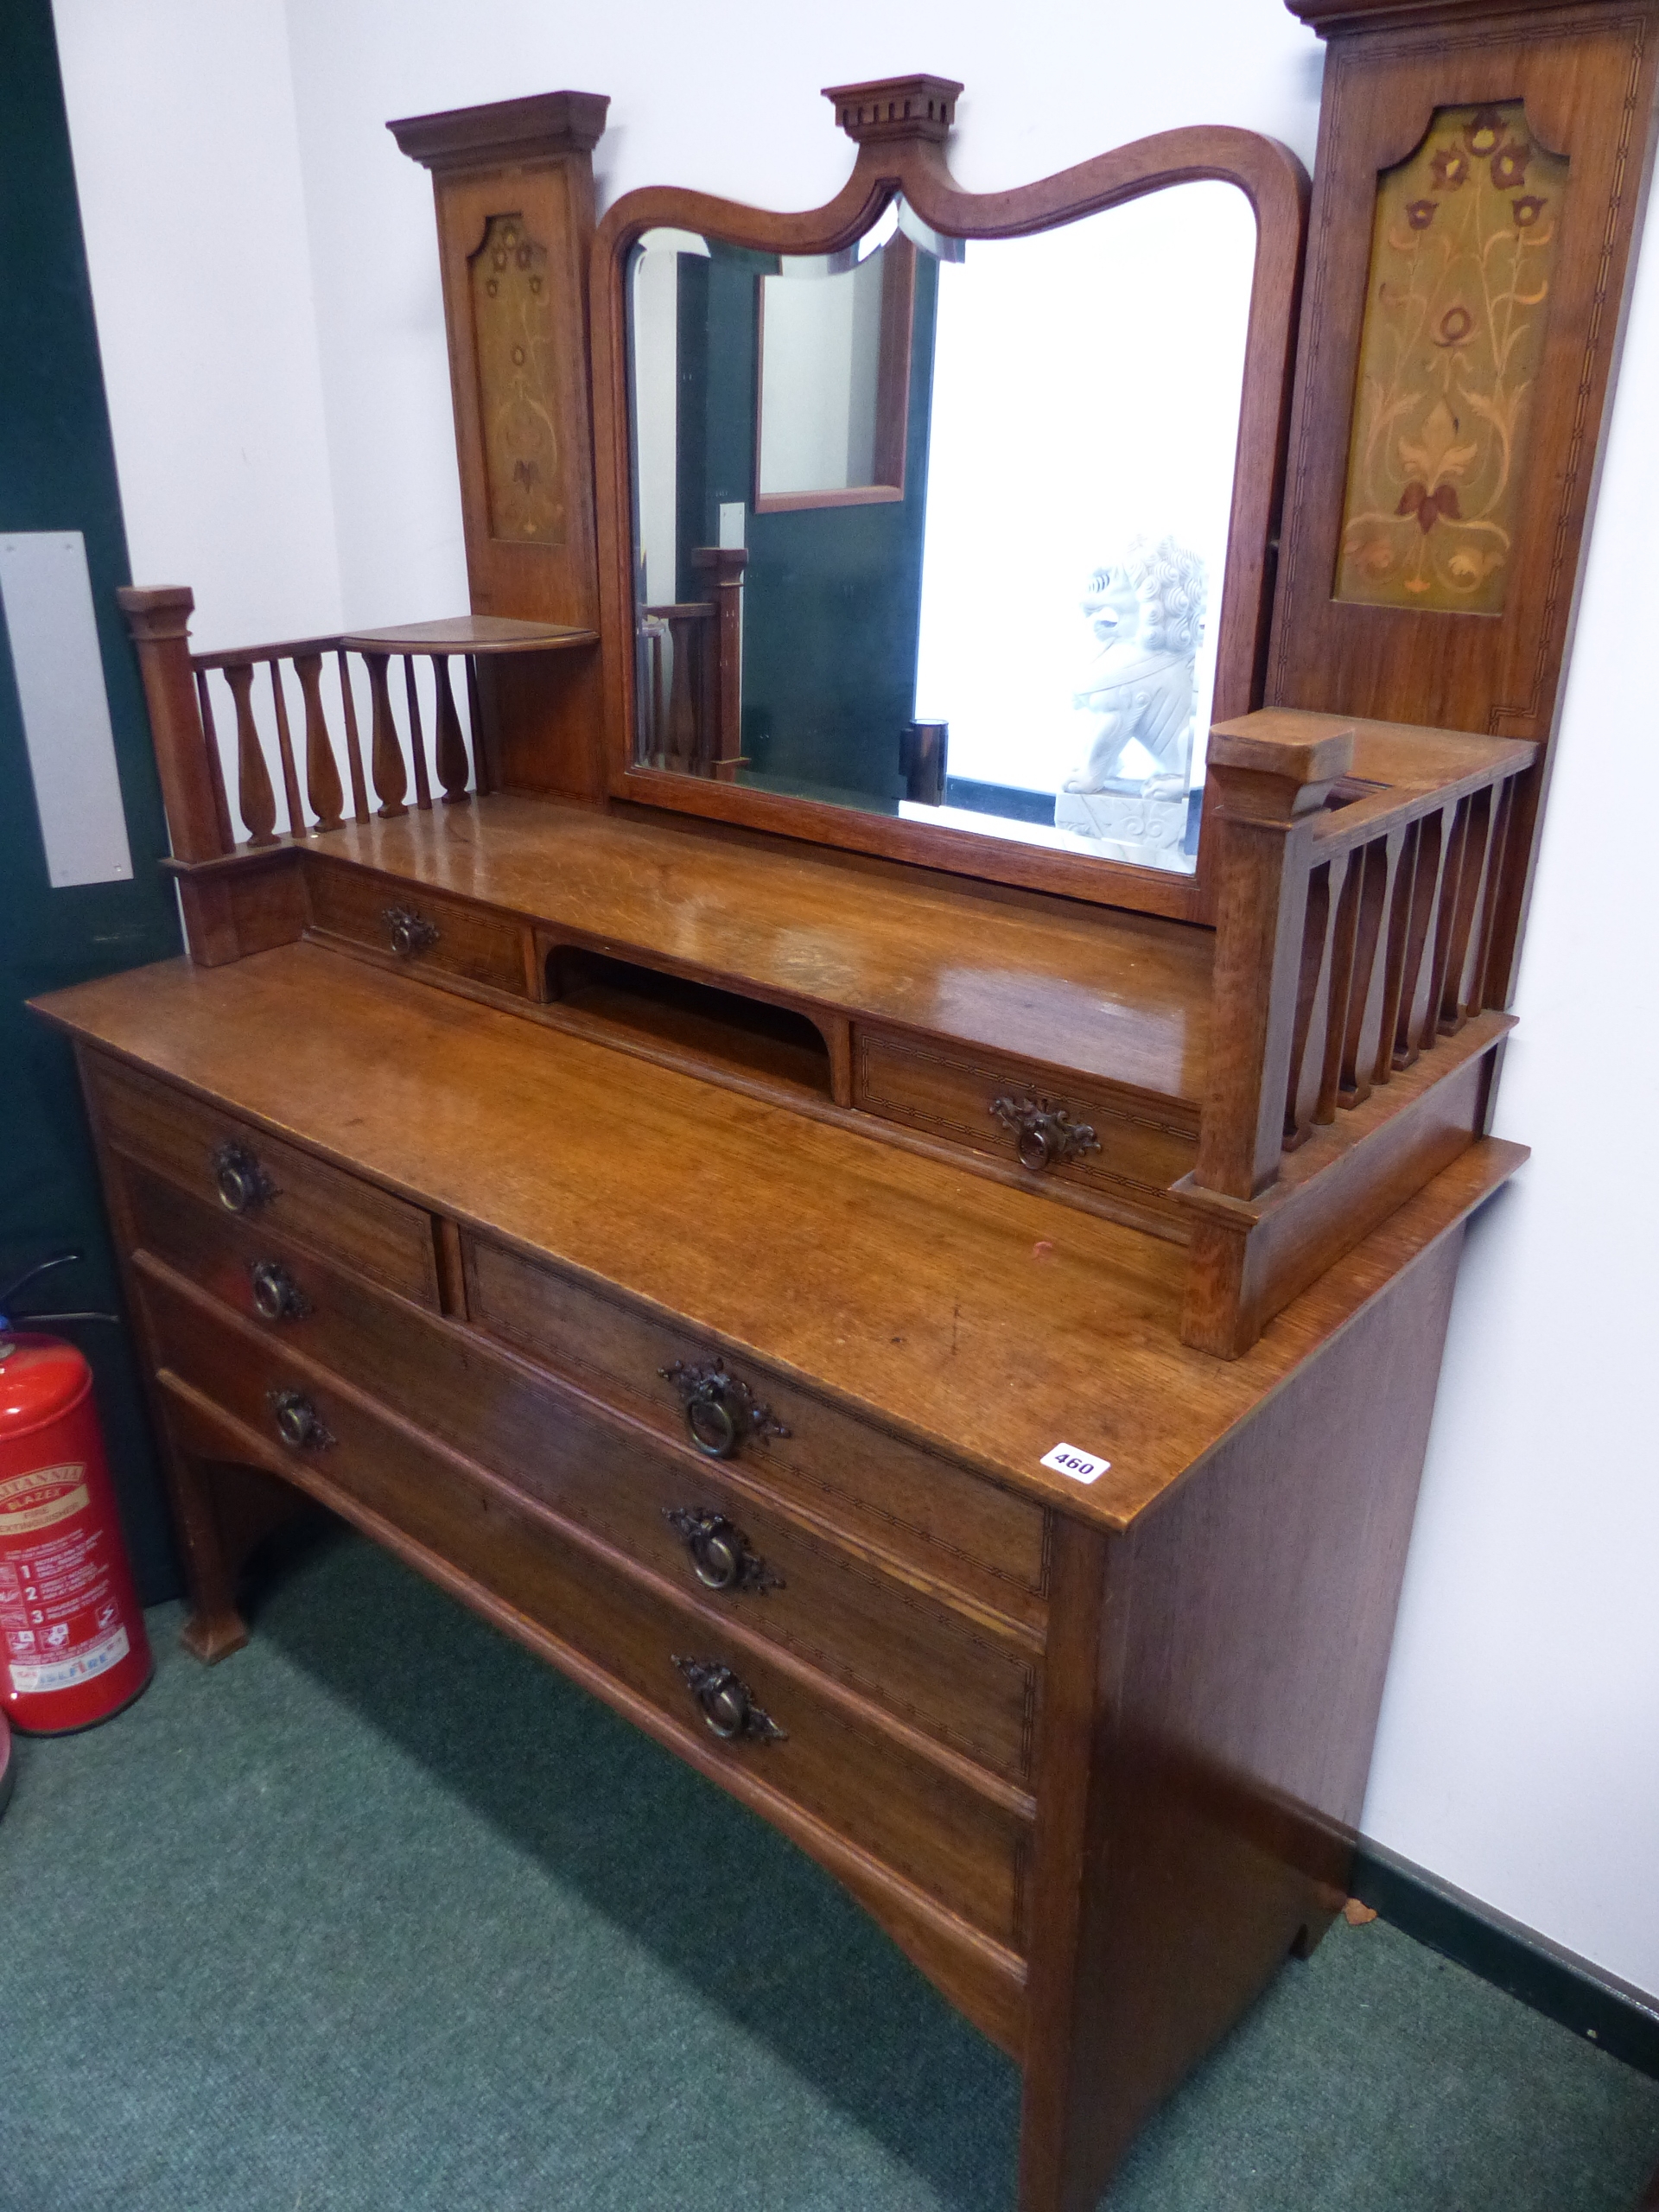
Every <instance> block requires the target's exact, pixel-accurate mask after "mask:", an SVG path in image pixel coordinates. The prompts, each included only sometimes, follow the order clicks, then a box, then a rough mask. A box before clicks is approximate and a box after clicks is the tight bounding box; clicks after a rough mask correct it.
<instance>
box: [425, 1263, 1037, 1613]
mask: <svg viewBox="0 0 1659 2212" xmlns="http://www.w3.org/2000/svg"><path fill="white" fill-rule="evenodd" d="M464 1251H465V1268H466V1282H467V1313H468V1316H469V1318H470V1319H471V1320H472V1322H473V1324H474V1326H476V1327H478V1328H480V1329H482V1330H485V1331H486V1332H488V1333H489V1334H491V1335H493V1336H495V1337H498V1338H500V1340H501V1341H502V1342H503V1343H505V1344H512V1345H513V1346H515V1347H517V1348H518V1349H519V1350H521V1351H525V1352H527V1353H529V1354H530V1356H531V1357H532V1358H534V1359H537V1360H538V1361H540V1362H541V1363H543V1364H544V1365H546V1366H548V1367H550V1368H551V1369H552V1370H554V1371H555V1372H556V1374H560V1375H563V1376H569V1378H570V1379H571V1380H572V1381H574V1382H575V1383H577V1384H578V1386H579V1387H581V1388H582V1389H587V1390H589V1391H591V1392H593V1393H594V1395H596V1396H598V1397H601V1398H602V1399H603V1400H605V1401H606V1402H607V1403H609V1404H613V1405H617V1406H620V1407H621V1408H623V1410H624V1411H625V1412H626V1413H628V1414H632V1415H633V1416H634V1418H636V1419H637V1420H639V1421H645V1422H646V1423H647V1424H649V1425H650V1426H651V1427H653V1428H655V1429H657V1430H658V1432H659V1433H662V1434H663V1435H664V1436H670V1437H673V1438H675V1439H677V1440H681V1441H685V1440H688V1439H689V1438H690V1439H693V1440H695V1435H696V1433H701V1434H702V1436H703V1437H704V1438H705V1440H707V1441H709V1442H710V1443H712V1444H714V1445H715V1446H724V1445H726V1444H728V1441H729V1451H728V1452H724V1453H723V1454H722V1457H723V1458H724V1459H726V1460H727V1462H728V1464H730V1465H734V1466H735V1467H738V1468H740V1469H741V1471H743V1472H745V1473H752V1474H753V1476H754V1478H755V1479H756V1480H757V1481H760V1482H763V1483H765V1484H766V1485H767V1486H768V1488H770V1489H772V1490H775V1491H779V1493H780V1494H781V1495H782V1496H784V1497H791V1498H794V1499H797V1500H798V1501H799V1502H800V1503H801V1504H802V1505H803V1506H804V1507H805V1508H807V1509H808V1510H812V1511H815V1512H817V1513H821V1514H823V1515H825V1516H828V1517H829V1518H830V1519H832V1520H833V1521H835V1522H836V1523H837V1524H838V1525H840V1526H842V1527H845V1528H847V1529H850V1530H851V1531H853V1532H854V1533H855V1534H857V1535H862V1536H865V1537H868V1539H869V1540H870V1541H873V1542H875V1543H879V1544H881V1545H884V1546H885V1547H887V1548H889V1549H891V1550H893V1551H896V1552H898V1553H899V1554H901V1555H902V1556H904V1557H906V1558H907V1559H910V1560H913V1561H915V1562H916V1563H917V1564H918V1566H920V1567H923V1568H924V1569H925V1571H926V1572H929V1573H932V1574H935V1575H938V1576H939V1577H941V1578H942V1579H944V1580H947V1581H950V1582H951V1583H953V1584H954V1585H956V1586H957V1587H959V1588H963V1589H964V1590H967V1591H970V1592H974V1593H976V1594H977V1595H980V1596H983V1597H985V1598H986V1599H988V1600H989V1602H991V1603H992V1604H995V1605H1001V1606H1003V1607H1005V1608H1007V1609H1009V1610H1012V1611H1019V1612H1020V1613H1021V1614H1022V1615H1023V1616H1024V1617H1025V1618H1033V1617H1034V1616H1035V1617H1040V1612H1041V1605H1040V1599H1041V1594H1042V1592H1044V1590H1045V1588H1046V1568H1047V1560H1046V1523H1045V1520H1044V1516H1043V1510H1042V1508H1041V1507H1040V1506H1038V1505H1034V1504H1033V1503H1031V1502H1030V1501H1029V1500H1028V1499H1026V1498H1023V1497H1014V1495H1013V1493H1012V1492H1011V1491H1005V1490H1002V1489H1000V1488H999V1487H998V1486H997V1485H996V1484H994V1483H990V1482H987V1481H984V1480H982V1479H980V1478H977V1477H976V1476H973V1475H969V1474H968V1473H967V1472H965V1471H963V1469H961V1468H960V1467H957V1466H954V1465H950V1464H949V1463H947V1462H946V1461H944V1460H943V1459H935V1458H934V1457H933V1455H932V1454H931V1452H925V1451H923V1450H921V1449H920V1448H918V1446H915V1445H913V1444H911V1443H909V1442H907V1441H906V1440H905V1439H903V1438H901V1437H898V1436H895V1435H893V1433H891V1432H890V1431H888V1430H886V1429H882V1428H878V1427H875V1426H874V1423H871V1422H866V1421H861V1420H858V1419H856V1418H855V1417H854V1416H853V1415H851V1414H847V1413H845V1412H843V1411H842V1409H841V1408H839V1407H837V1406H835V1405H832V1404H831V1403H830V1402H829V1401H828V1400H827V1399H824V1398H821V1397H819V1396H818V1395H817V1394H816V1393H815V1392H812V1391H810V1390H808V1389H804V1387H803V1386H802V1385H800V1384H799V1383H795V1382H793V1381H791V1380H789V1379H788V1378H786V1377H785V1376H781V1375H779V1374H777V1373H776V1372H775V1371H773V1370H769V1369H768V1368H766V1366H765V1364H764V1363H762V1362H760V1361H759V1360H750V1359H747V1358H739V1357H735V1356H733V1357H728V1356H727V1355H726V1354H725V1353H724V1352H723V1351H721V1348H720V1347H719V1346H718V1345H717V1344H712V1343H710V1342H709V1341H708V1340H707V1339H706V1338H702V1337H700V1336H699V1335H698V1334H697V1332H696V1331H695V1330H693V1329H691V1328H690V1327H688V1326H686V1325H682V1324H680V1323H678V1322H670V1321H668V1320H665V1319H658V1318H657V1317H655V1316H654V1315H652V1314H651V1313H647V1312H645V1311H644V1310H642V1309H641V1308H639V1307H638V1306H632V1305H631V1304H628V1303H626V1301H624V1300H622V1299H620V1298H616V1297H613V1296H611V1295H609V1294H607V1292H605V1291H603V1290H601V1289H599V1288H596V1287H594V1286H592V1285H590V1284H588V1283H587V1282H583V1281H578V1280H577V1279H576V1278H575V1277H574V1276H572V1275H569V1274H565V1273H564V1272H563V1270H561V1269H559V1268H555V1267H552V1266H549V1265H545V1264H543V1263H542V1262H536V1261H531V1260H527V1259H524V1257H522V1256H521V1255H519V1254H518V1253H517V1252H513V1251H511V1250H509V1249H506V1248H505V1246H502V1245H498V1244H495V1243H492V1242H491V1241H490V1240H489V1239H488V1238H486V1237H482V1236H467V1238H466V1239H465V1240H464ZM699 1388H700V1389H702V1391H704V1392H706V1393H708V1394H709V1395H713V1396H715V1397H717V1398H718V1399H719V1400H720V1402H721V1410H720V1411H719V1412H718V1413H716V1414H714V1415H712V1416H711V1415H710V1414H709V1408H708V1398H707V1397H706V1396H705V1397H702V1398H697V1399H694V1402H693V1403H692V1404H691V1405H690V1406H688V1405H687V1403H686V1402H685V1398H686V1394H687V1392H688V1390H690V1391H692V1392H696V1390H698V1389H699ZM694 1423H695V1424H696V1428H695V1430H694V1426H693V1424H694ZM728 1426H729V1437H728Z"/></svg>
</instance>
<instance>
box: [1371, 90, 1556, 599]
mask: <svg viewBox="0 0 1659 2212" xmlns="http://www.w3.org/2000/svg"><path fill="white" fill-rule="evenodd" d="M1566 192H1567V162H1566V160H1565V159H1564V158H1563V157H1562V156H1560V155H1556V154H1550V153H1547V152H1546V151H1545V150H1544V149H1543V148H1542V147H1541V146H1540V145H1538V144H1537V143H1536V142H1535V139H1534V138H1533V137H1532V134H1531V132H1530V131H1529V130H1528V128H1527V118H1526V111H1525V108H1524V106H1523V104H1522V102H1521V101H1519V100H1510V101H1508V102H1505V103H1504V104H1503V105H1500V106H1497V107H1480V108H1474V107H1467V108H1441V109H1440V110H1438V111H1437V112H1436V114H1435V117H1434V119H1433V123H1432V124H1430V126H1429V130H1428V135H1427V137H1426V138H1425V139H1424V140H1423V143H1422V144H1421V146H1419V148H1418V149H1417V150H1416V152H1415V153H1414V154H1412V155H1411V156H1408V159H1407V160H1405V161H1403V162H1401V163H1400V164H1399V166H1398V167H1397V168H1392V169H1387V170H1384V171H1383V175H1381V176H1380V177H1379V179H1378V180H1377V195H1376V226H1375V228H1374V230H1373V232H1372V239H1371V266H1370V292H1369V294H1368V296H1367V300H1366V306H1365V323H1364V329H1363V335H1362V337H1361V340H1360V349H1359V378H1358V387H1357V394H1356V404H1355V408H1354V429H1353V442H1352V444H1351V448H1350V451H1349V457H1348V488H1347V494H1346V498H1345V500H1344V506H1343V533H1342V541H1341V545H1340V548H1339V550H1338V566H1337V583H1336V595H1337V597H1338V599H1343V600H1357V601H1362V602H1363V603H1366V604H1369V605H1370V606H1374V607H1427V608H1431V609H1433V610H1435V611H1438V612H1443V613H1446V612H1458V613H1473V614H1498V613H1502V612H1503V601H1504V594H1505V592H1506V590H1507V588H1508V584H1509V579H1510V571H1511V569H1512V568H1513V566H1514V563H1515V561H1516V556H1517V555H1518V554H1519V553H1520V552H1521V550H1522V548H1521V547H1519V546H1518V545H1517V544H1516V536H1515V532H1516V524H1517V519H1518V518H1519V515H1520V512H1521V505H1520V491H1521V486H1522V472H1523V469H1524V467H1525V462H1526V454H1527V446H1528V439H1529V432H1530V429H1531V410H1532V402H1533V387H1534V385H1535V380H1536V378H1537V375H1538V369H1539V365H1540V362H1541V359H1542V358H1543V348H1544V333H1545V328H1546V326H1547V324H1548V317H1549V302H1550V288H1551V283H1552V281H1553V278H1554V270H1555V257H1556V249H1557V245H1558V243H1559V240H1560V233H1561V212H1562V207H1563V203H1564V200H1565V196H1566Z"/></svg>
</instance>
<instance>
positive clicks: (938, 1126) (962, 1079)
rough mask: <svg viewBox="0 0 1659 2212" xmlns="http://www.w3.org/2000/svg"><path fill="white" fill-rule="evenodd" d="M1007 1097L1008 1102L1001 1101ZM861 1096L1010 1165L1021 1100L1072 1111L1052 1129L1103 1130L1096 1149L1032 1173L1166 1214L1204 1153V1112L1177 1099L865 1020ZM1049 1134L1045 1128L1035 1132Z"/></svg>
mask: <svg viewBox="0 0 1659 2212" xmlns="http://www.w3.org/2000/svg"><path fill="white" fill-rule="evenodd" d="M1002 1102H1007V1109H1008V1111H1007V1113H1005V1114H1003V1115H1001V1116H999V1115H998V1114H997V1113H996V1112H995V1111H994V1110H993V1109H995V1108H996V1107H997V1106H998V1105H999V1104H1001V1103H1002ZM853 1103H854V1104H855V1106H857V1107H859V1108H860V1109H861V1110H862V1111H863V1112H864V1113H867V1114H880V1116H882V1117H883V1118H884V1119H885V1120H887V1121H889V1122H903V1123H904V1124H905V1126H906V1128H912V1129H921V1130H924V1131H925V1132H926V1133H927V1134H928V1135H932V1136H940V1137H948V1138H949V1139H950V1140H951V1141H953V1142H954V1143H957V1144H965V1145H967V1146H969V1147H970V1148H971V1149H972V1150H973V1151H975V1152H981V1153H984V1154H987V1155H988V1157H989V1158H990V1159H993V1160H1002V1161H1004V1162H1005V1163H1006V1164H1007V1166H1011V1167H1019V1166H1023V1165H1026V1164H1027V1163H1026V1162H1024V1161H1022V1160H1021V1157H1020V1138H1021V1130H1020V1127H1019V1125H1018V1121H1017V1118H1016V1117H1017V1116H1018V1115H1019V1114H1020V1109H1027V1108H1028V1109H1032V1111H1033V1114H1035V1113H1049V1114H1053V1113H1054V1111H1055V1109H1058V1114H1059V1115H1060V1116H1064V1121H1063V1122H1061V1123H1060V1125H1059V1128H1058V1129H1057V1130H1055V1131H1054V1132H1052V1135H1050V1138H1049V1142H1050V1144H1051V1146H1063V1145H1064V1141H1065V1124H1066V1123H1070V1124H1072V1125H1077V1124H1082V1125H1085V1126H1086V1127H1087V1128H1090V1129H1091V1130H1092V1131H1093V1132H1094V1135H1095V1140H1096V1143H1097V1144H1098V1145H1099V1147H1100V1149H1099V1150H1098V1151H1097V1152H1091V1151H1084V1150H1079V1151H1076V1152H1073V1153H1071V1154H1070V1155H1069V1156H1062V1157H1059V1158H1058V1159H1054V1160H1052V1165H1048V1166H1039V1167H1038V1168H1037V1169H1036V1170H1035V1171H1034V1173H1033V1180H1038V1179H1042V1178H1045V1177H1047V1176H1051V1175H1052V1177H1054V1178H1055V1179H1058V1181H1060V1182H1063V1183H1070V1184H1073V1185H1076V1186H1077V1188H1078V1189H1080V1190H1086V1191H1089V1192H1092V1193H1093V1194H1094V1195H1096V1197H1099V1198H1106V1199H1109V1200H1114V1201H1116V1202H1118V1203H1119V1204H1120V1205H1122V1206H1125V1207H1128V1208H1130V1209H1132V1210H1134V1211H1136V1212H1137V1213H1138V1214H1143V1215H1144V1214H1147V1213H1148V1212H1149V1213H1150V1214H1151V1215H1153V1216H1154V1218H1155V1219H1157V1220H1158V1221H1159V1222H1160V1223H1162V1222H1176V1221H1178V1220H1179V1209H1178V1208H1177V1207H1176V1205H1174V1203H1173V1200H1172V1199H1171V1198H1169V1196H1168V1192H1169V1186H1170V1185H1171V1184H1172V1183H1173V1182H1176V1181H1178V1180H1179V1178H1180V1177H1181V1176H1183V1175H1185V1174H1187V1173H1190V1172H1191V1170H1192V1167H1193V1166H1194V1165H1195V1164H1196V1162H1197V1160H1198V1116H1197V1115H1196V1114H1193V1115H1192V1116H1190V1117H1189V1116H1185V1115H1183V1114H1181V1113H1180V1112H1179V1109H1175V1108H1174V1107H1173V1106H1172V1108H1171V1109H1170V1112H1169V1114H1168V1116H1160V1115H1158V1114H1157V1113H1155V1112H1154V1111H1152V1110H1151V1109H1148V1110H1147V1112H1145V1113H1137V1112H1136V1111H1135V1110H1134V1109H1132V1108H1130V1107H1128V1105H1127V1104H1126V1103H1125V1102H1124V1100H1123V1099H1122V1097H1121V1096H1113V1095H1112V1094H1111V1093H1110V1092H1109V1091H1105V1090H1098V1089H1096V1088H1095V1087H1093V1086H1091V1085H1090V1084H1089V1083H1087V1082H1086V1081H1085V1082H1081V1083H1074V1082H1072V1081H1071V1079H1070V1078H1068V1077H1062V1076H1056V1075H1055V1074H1054V1073H1053V1072H1052V1071H1045V1070H1043V1069H1041V1068H1033V1067H1030V1066H1027V1065H1025V1064H1024V1063H1022V1062H1020V1061H1019V1060H998V1059H995V1058H984V1059H979V1058H969V1056H967V1055H965V1054H961V1053H957V1052H951V1051H950V1050H949V1049H948V1048H945V1047H942V1046H936V1045H932V1044H929V1043H924V1042H921V1041H919V1040H918V1039H912V1038H909V1037H899V1036H893V1035H889V1034H888V1033H886V1032H885V1031H882V1030H879V1029H867V1028H862V1027H861V1028H860V1029H858V1030H857V1032H856V1033H855V1039H854V1049H853ZM1041 1141H1042V1133H1041V1132H1039V1133H1038V1135H1037V1136H1036V1137H1035V1138H1034V1139H1033V1142H1034V1143H1036V1144H1040V1143H1041Z"/></svg>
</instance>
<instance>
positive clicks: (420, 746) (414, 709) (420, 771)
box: [404, 653, 432, 814]
mask: <svg viewBox="0 0 1659 2212" xmlns="http://www.w3.org/2000/svg"><path fill="white" fill-rule="evenodd" d="M415 661H416V656H415V655H414V654H413V653H405V654H404V696H405V697H406V698H407V699H408V701H409V757H410V760H411V761H412V762H413V763H414V766H415V804H416V806H417V807H419V808H420V810H421V811H422V813H423V814H430V812H431V811H432V786H431V785H430V784H429V782H428V781H427V779H426V738H425V735H424V734H423V731H422V728H421V702H420V699H419V697H418V696H417V694H416V690H415Z"/></svg>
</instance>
